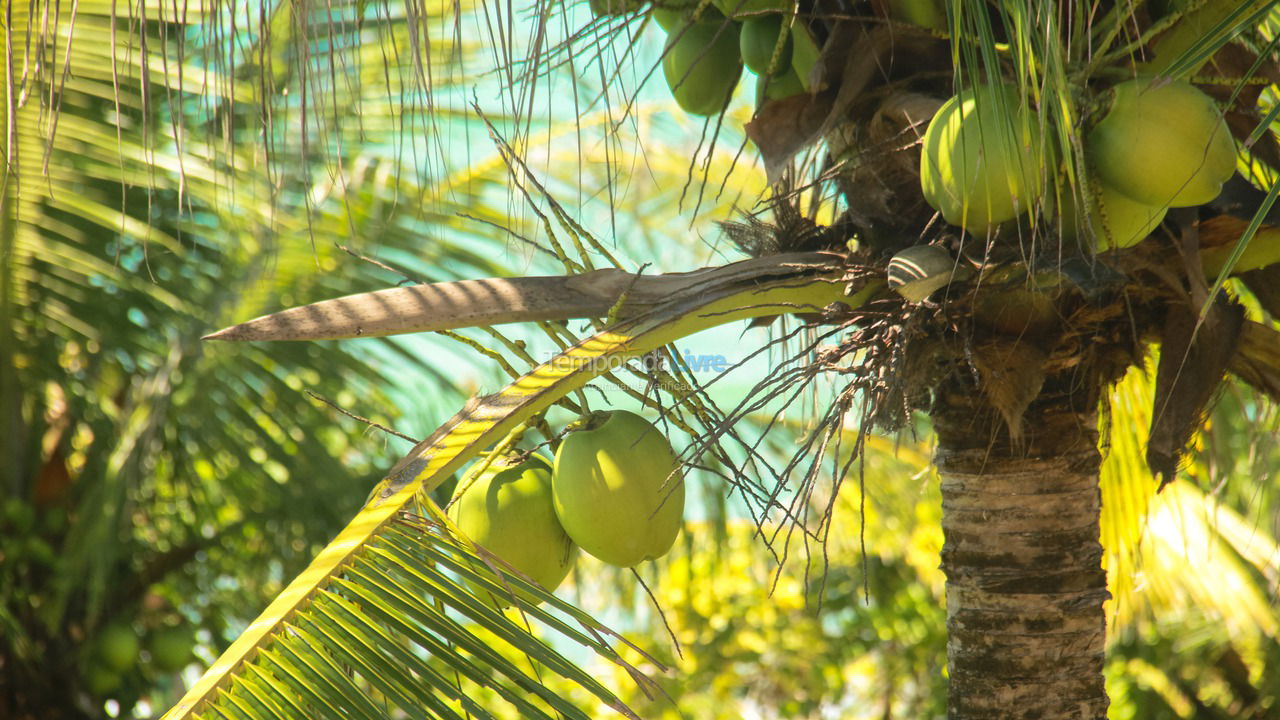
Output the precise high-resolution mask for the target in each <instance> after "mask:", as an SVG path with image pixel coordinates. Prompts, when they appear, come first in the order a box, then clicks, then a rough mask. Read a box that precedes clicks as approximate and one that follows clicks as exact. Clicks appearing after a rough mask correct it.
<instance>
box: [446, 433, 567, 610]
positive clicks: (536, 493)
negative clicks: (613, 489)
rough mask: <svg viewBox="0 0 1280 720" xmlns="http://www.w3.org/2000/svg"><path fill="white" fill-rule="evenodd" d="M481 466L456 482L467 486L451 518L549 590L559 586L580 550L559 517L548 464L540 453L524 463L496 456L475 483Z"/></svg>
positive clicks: (486, 547) (466, 533)
mask: <svg viewBox="0 0 1280 720" xmlns="http://www.w3.org/2000/svg"><path fill="white" fill-rule="evenodd" d="M480 467H481V465H480V464H477V465H476V466H475V467H473V468H472V470H471V471H469V472H468V473H467V475H465V476H463V478H462V480H461V481H460V482H459V483H458V487H459V488H465V490H463V492H462V495H461V496H459V497H457V498H456V499H455V500H454V502H453V504H452V505H451V506H450V508H449V516H450V518H451V519H452V520H453V522H454V523H455V524H456V525H457V526H458V529H459V530H461V531H462V532H463V533H464V534H465V535H466V536H467V537H468V538H470V539H471V541H472V542H474V543H476V544H477V545H480V546H481V547H483V548H484V549H485V550H488V551H489V552H490V553H493V554H494V555H495V556H497V557H498V558H501V559H502V561H503V562H505V563H507V564H508V565H510V566H511V567H513V568H515V569H516V570H519V571H520V572H521V573H523V574H525V575H527V576H528V577H529V578H530V579H532V580H533V581H534V582H536V583H537V584H538V585H540V586H542V587H543V588H544V589H545V590H547V591H548V592H550V591H552V590H555V589H556V588H557V587H558V586H559V585H560V583H561V582H562V581H563V580H564V579H565V577H566V576H567V575H568V574H569V570H570V569H571V568H572V567H573V562H574V560H575V559H576V558H577V555H578V548H577V546H576V545H574V544H573V541H572V540H570V539H569V536H568V535H567V534H565V531H564V528H563V527H561V526H560V521H559V520H558V519H557V518H556V511H555V508H554V507H553V505H552V499H551V466H550V464H548V463H547V461H546V460H545V459H543V458H541V457H538V456H536V455H535V456H532V457H530V458H529V459H528V460H525V461H524V462H513V461H512V460H510V459H506V458H498V459H496V460H494V461H493V462H492V463H491V464H490V465H489V467H488V469H486V470H485V471H484V472H483V473H482V474H480V476H479V477H476V478H475V482H471V478H473V477H475V472H476V471H477V470H478V469H479V468H480ZM530 600H533V598H530ZM534 601H535V602H536V600H534ZM498 602H499V604H500V605H502V606H504V607H505V605H506V604H507V602H505V601H502V600H501V599H498Z"/></svg>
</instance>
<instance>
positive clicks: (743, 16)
mask: <svg viewBox="0 0 1280 720" xmlns="http://www.w3.org/2000/svg"><path fill="white" fill-rule="evenodd" d="M638 8H639V6H638V5H637V3H635V2H634V1H633V0H593V1H592V3H591V9H592V11H593V12H594V13H595V14H596V15H597V16H604V15H620V14H627V13H632V12H637V11H638ZM649 12H650V14H651V16H652V19H653V21H654V23H655V24H657V25H658V27H659V28H661V29H662V30H663V31H664V32H665V33H666V34H667V39H666V44H665V49H664V51H663V56H662V74H663V77H664V79H665V80H666V82H667V87H668V88H669V89H670V90H671V95H672V97H674V98H675V101H676V104H678V105H679V106H680V108H681V109H682V110H684V111H685V112H687V113H689V114H691V115H702V116H708V115H715V114H717V113H719V112H721V111H722V110H724V108H725V106H726V105H728V104H729V100H730V98H732V97H733V92H734V89H735V88H736V87H737V86H738V81H739V80H740V79H741V78H742V72H743V69H744V67H745V69H747V70H749V71H751V72H752V73H753V74H755V75H756V102H757V104H759V103H763V102H765V101H766V100H777V99H781V98H786V97H791V96H793V95H799V94H800V93H803V92H805V90H806V89H807V88H808V80H807V79H808V76H809V73H810V71H811V70H812V69H813V66H814V64H815V63H816V62H817V59H818V47H817V45H816V44H815V43H814V41H813V38H812V36H811V35H810V34H809V31H808V30H807V29H806V28H805V27H804V25H803V23H799V22H796V19H795V16H794V13H793V7H792V3H790V2H787V1H786V0H714V2H712V3H711V4H707V5H703V4H700V3H697V2H688V1H685V2H682V1H681V0H670V2H659V3H655V4H654V5H653V7H652V8H651V9H650V11H649Z"/></svg>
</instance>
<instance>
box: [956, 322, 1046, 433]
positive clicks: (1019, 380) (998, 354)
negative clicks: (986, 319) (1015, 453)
mask: <svg viewBox="0 0 1280 720" xmlns="http://www.w3.org/2000/svg"><path fill="white" fill-rule="evenodd" d="M972 357H973V365H974V368H975V369H976V370H977V371H978V375H979V376H980V377H981V379H982V388H983V390H984V391H985V392H986V395H987V400H988V401H990V403H991V406H992V407H993V408H995V409H996V410H997V411H999V413H1000V416H1001V417H1002V418H1004V422H1005V425H1006V426H1007V427H1008V429H1009V441H1010V443H1012V444H1013V446H1015V447H1017V446H1019V445H1021V444H1022V416H1023V414H1024V413H1025V412H1026V411H1027V407H1028V406H1030V405H1031V401H1032V400H1035V399H1036V396H1037V395H1039V394H1040V389H1041V387H1043V386H1044V370H1045V361H1046V360H1048V356H1047V355H1046V354H1045V352H1044V350H1042V349H1041V348H1040V347H1038V346H1037V344H1035V343H1031V342H1004V341H996V342H990V343H986V344H983V345H979V346H977V347H975V348H974V349H973V356H972Z"/></svg>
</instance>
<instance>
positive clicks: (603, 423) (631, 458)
mask: <svg viewBox="0 0 1280 720" xmlns="http://www.w3.org/2000/svg"><path fill="white" fill-rule="evenodd" d="M552 491H553V492H552V496H553V498H554V500H555V508H556V514H557V515H558V516H559V517H560V522H561V524H562V525H564V529H565V532H567V533H569V537H571V538H573V540H574V542H576V543H577V544H578V545H579V546H580V547H581V548H582V549H583V550H585V551H587V552H588V553H590V554H592V555H594V556H596V557H597V558H600V559H601V560H603V561H605V562H607V563H611V564H613V565H617V566H619V567H632V566H635V565H637V564H639V563H641V562H643V561H645V560H652V559H655V558H658V557H661V556H663V555H665V554H666V553H667V551H668V550H670V549H671V545H672V543H674V542H675V539H676V535H677V534H678V533H679V532H680V521H681V518H682V517H683V515H684V481H683V477H682V475H681V473H680V465H679V463H678V462H677V461H676V457H675V453H674V452H673V451H672V450H671V445H670V444H669V443H668V442H667V439H666V438H665V437H663V435H662V433H661V432H659V431H658V429H657V428H655V427H654V426H653V425H651V424H650V423H649V421H647V420H645V419H644V418H642V417H640V416H639V415H636V414H635V413H632V412H627V411H625V410H615V411H611V412H597V413H592V414H591V415H590V416H589V417H588V418H586V419H585V420H584V421H583V423H582V425H581V427H580V428H579V429H578V430H577V431H575V432H571V433H570V434H569V435H568V436H567V437H565V439H564V441H563V442H561V443H560V449H559V450H558V451H557V452H556V459H555V472H554V475H553V480H552Z"/></svg>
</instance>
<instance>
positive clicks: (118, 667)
mask: <svg viewBox="0 0 1280 720" xmlns="http://www.w3.org/2000/svg"><path fill="white" fill-rule="evenodd" d="M141 649H142V644H141V643H140V642H139V641H138V635H137V633H135V632H134V631H133V628H131V627H129V625H127V624H125V623H112V624H110V625H107V626H106V627H104V628H102V629H101V630H99V631H98V637H97V638H96V639H95V640H94V644H93V658H94V659H95V660H97V661H98V662H99V663H101V665H102V666H103V667H104V668H106V669H107V670H110V671H113V672H117V673H123V672H124V671H126V670H128V669H129V668H131V667H133V666H134V664H135V663H136V662H138V653H139V651H141Z"/></svg>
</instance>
